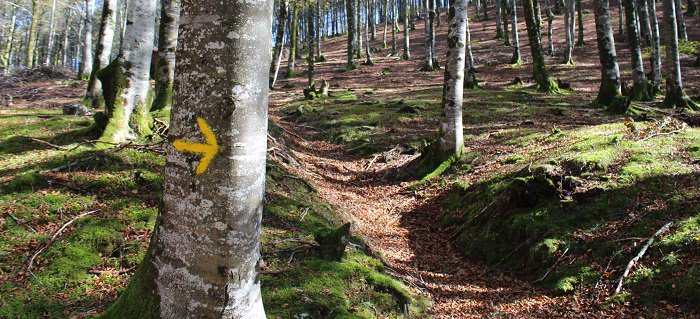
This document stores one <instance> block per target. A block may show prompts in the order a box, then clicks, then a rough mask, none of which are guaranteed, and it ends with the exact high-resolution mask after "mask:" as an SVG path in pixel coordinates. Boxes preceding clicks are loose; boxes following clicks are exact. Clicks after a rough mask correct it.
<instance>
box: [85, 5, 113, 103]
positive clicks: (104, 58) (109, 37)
mask: <svg viewBox="0 0 700 319" xmlns="http://www.w3.org/2000/svg"><path fill="white" fill-rule="evenodd" d="M116 9H117V1H116V0H104V2H103V5H102V19H101V21H100V33H99V35H98V38H97V47H96V48H95V61H94V62H93V65H92V72H90V78H89V79H88V85H87V92H86V94H85V100H84V104H86V106H90V107H92V108H103V107H104V98H103V97H102V83H101V82H100V81H99V80H98V79H97V74H96V73H97V71H99V70H100V69H102V68H104V67H106V66H107V65H108V64H109V62H110V57H111V55H112V42H113V40H114V24H115V23H116V21H115V15H114V13H115V11H116Z"/></svg>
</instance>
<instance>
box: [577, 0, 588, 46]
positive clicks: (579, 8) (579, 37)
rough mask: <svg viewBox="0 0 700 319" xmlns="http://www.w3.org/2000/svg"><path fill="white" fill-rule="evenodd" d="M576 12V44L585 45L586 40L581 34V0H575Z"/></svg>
mask: <svg viewBox="0 0 700 319" xmlns="http://www.w3.org/2000/svg"><path fill="white" fill-rule="evenodd" d="M576 12H577V14H578V39H577V40H576V46H577V47H580V46H584V45H586V41H585V40H584V36H583V27H584V26H583V4H582V3H581V0H576Z"/></svg>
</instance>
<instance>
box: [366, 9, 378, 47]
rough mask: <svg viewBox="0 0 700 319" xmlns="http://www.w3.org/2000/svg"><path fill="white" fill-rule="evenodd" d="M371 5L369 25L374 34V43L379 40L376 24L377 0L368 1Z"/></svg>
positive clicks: (368, 15) (368, 13)
mask: <svg viewBox="0 0 700 319" xmlns="http://www.w3.org/2000/svg"><path fill="white" fill-rule="evenodd" d="M368 1H370V2H371V3H369V4H368V6H369V9H368V10H367V18H366V19H367V23H369V29H370V31H371V33H372V41H376V40H377V24H376V21H375V19H376V17H377V5H376V3H375V0H368Z"/></svg>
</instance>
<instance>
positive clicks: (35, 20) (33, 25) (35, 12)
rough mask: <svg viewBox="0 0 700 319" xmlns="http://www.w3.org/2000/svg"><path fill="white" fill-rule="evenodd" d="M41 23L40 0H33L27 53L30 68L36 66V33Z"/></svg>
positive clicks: (27, 63) (27, 62)
mask: <svg viewBox="0 0 700 319" xmlns="http://www.w3.org/2000/svg"><path fill="white" fill-rule="evenodd" d="M38 25H39V0H32V18H31V21H30V25H29V30H28V32H29V39H28V40H27V46H26V49H27V54H26V58H27V59H26V61H25V65H26V66H27V67H28V68H31V67H33V66H34V49H35V46H36V34H37V28H38Z"/></svg>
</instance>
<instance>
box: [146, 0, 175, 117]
mask: <svg viewBox="0 0 700 319" xmlns="http://www.w3.org/2000/svg"><path fill="white" fill-rule="evenodd" d="M179 25H180V0H161V10H160V28H159V30H158V61H157V64H156V74H155V78H156V86H155V92H154V93H155V99H154V100H153V105H152V107H151V110H160V109H168V108H170V107H171V106H172V105H173V85H174V82H175V51H176V50H177V33H178V27H179Z"/></svg>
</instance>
